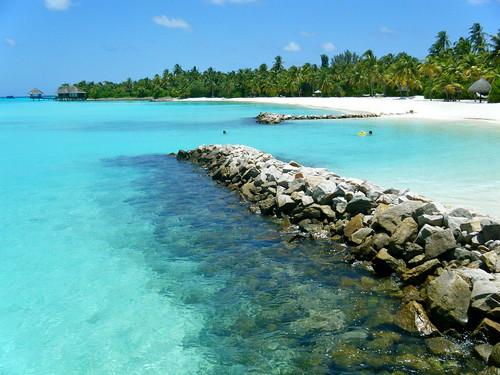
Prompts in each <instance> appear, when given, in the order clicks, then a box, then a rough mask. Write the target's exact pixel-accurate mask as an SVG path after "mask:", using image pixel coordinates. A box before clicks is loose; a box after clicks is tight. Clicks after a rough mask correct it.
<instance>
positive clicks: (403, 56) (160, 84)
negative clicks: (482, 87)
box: [77, 24, 500, 100]
mask: <svg viewBox="0 0 500 375" xmlns="http://www.w3.org/2000/svg"><path fill="white" fill-rule="evenodd" d="M490 39H491V40H490V45H491V50H490V51H488V43H487V40H486V34H485V33H484V32H483V29H482V27H481V25H479V24H474V25H473V26H472V27H471V28H470V33H469V36H468V38H464V37H461V38H459V39H458V40H457V41H456V42H455V43H454V44H453V48H452V47H451V43H450V40H449V38H448V35H447V33H446V32H445V31H441V32H439V33H438V35H437V36H436V40H435V42H434V44H433V45H432V46H431V48H430V49H429V56H427V58H426V59H425V60H424V61H419V60H418V59H416V58H415V57H412V56H410V55H408V54H407V53H399V54H397V55H393V54H387V55H385V56H381V57H377V56H375V54H374V52H373V51H372V50H368V51H366V52H365V53H363V54H362V55H361V56H360V55H358V54H356V53H355V52H351V51H345V52H343V53H340V54H337V55H335V56H333V57H332V58H331V59H329V57H328V56H327V55H321V56H320V61H318V62H319V63H320V65H319V66H318V65H316V64H309V63H307V64H304V65H302V66H290V67H289V68H285V66H284V61H283V58H282V57H281V56H276V58H275V59H274V62H273V64H272V65H271V68H269V67H268V65H266V64H261V65H260V66H259V67H258V68H257V69H239V70H237V71H232V72H220V71H216V70H214V69H213V68H208V69H207V70H205V71H203V72H200V71H199V70H198V69H197V68H196V67H193V68H191V69H189V70H185V69H183V68H182V67H181V66H180V65H178V64H177V65H175V66H174V67H173V69H172V70H171V71H170V70H168V69H167V70H164V71H163V73H162V74H161V75H158V74H157V75H155V76H154V77H153V78H151V79H150V78H143V79H139V80H136V81H134V80H132V79H130V78H128V79H126V80H125V81H123V82H121V83H113V82H107V81H105V82H97V83H96V82H85V81H83V82H80V83H78V84H77V86H79V87H80V88H81V89H83V90H85V91H87V93H88V96H89V98H107V97H114V98H121V97H139V98H147V97H153V98H159V97H175V98H187V97H228V98H234V97H255V96H278V95H283V96H311V95H312V94H313V93H314V91H316V90H320V91H321V92H322V95H323V96H361V95H371V96H374V95H377V94H384V95H386V96H399V95H405V96H406V95H416V94H424V96H425V97H426V98H432V99H438V98H444V99H448V100H457V99H462V98H472V96H471V95H470V94H469V93H468V92H467V88H468V87H469V86H470V85H471V84H472V83H473V82H474V81H476V80H477V79H479V78H480V77H484V78H486V79H487V80H488V81H490V82H493V81H496V82H500V55H499V54H500V32H499V33H497V34H496V35H493V36H491V38H490ZM493 96H494V95H493Z"/></svg>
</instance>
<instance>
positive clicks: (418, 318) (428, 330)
mask: <svg viewBox="0 0 500 375" xmlns="http://www.w3.org/2000/svg"><path fill="white" fill-rule="evenodd" d="M395 323H396V324H397V325H398V326H399V327H400V328H401V329H404V330H405V331H407V332H410V333H416V334H419V335H421V336H432V335H437V334H439V331H438V330H437V328H436V327H435V326H434V324H432V322H431V321H430V320H429V317H428V316H427V314H426V312H425V310H424V308H423V307H422V305H421V304H419V303H418V302H416V301H411V302H408V303H407V304H406V305H404V306H403V308H402V309H401V310H400V311H399V312H398V314H397V315H396V318H395Z"/></svg>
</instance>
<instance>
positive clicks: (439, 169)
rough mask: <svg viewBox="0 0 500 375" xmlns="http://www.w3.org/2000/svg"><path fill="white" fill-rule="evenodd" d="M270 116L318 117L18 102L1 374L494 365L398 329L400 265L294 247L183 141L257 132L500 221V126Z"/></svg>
mask: <svg viewBox="0 0 500 375" xmlns="http://www.w3.org/2000/svg"><path fill="white" fill-rule="evenodd" d="M260 111H274V112H284V113H317V112H318V110H308V109H300V108H296V107H294V108H290V107H282V106H264V105H251V104H237V103H231V104H229V103H224V104H222V103H221V104H216V103H146V102H112V103H97V102H86V103H59V102H52V101H47V102H31V101H28V100H21V99H16V100H0V181H1V183H0V251H1V261H0V374H2V375H3V374H9V375H10V374H313V373H314V374H322V373H325V374H360V373H366V374H373V373H381V374H389V373H398V372H397V371H400V372H399V373H415V374H429V373H431V374H433V373H435V374H440V373H444V372H446V373H451V374H464V373H467V372H468V371H470V372H477V369H478V368H480V367H481V366H480V363H479V362H478V361H477V360H475V359H474V358H473V357H472V356H471V355H468V354H466V356H465V358H464V357H462V356H460V355H453V356H450V357H441V356H435V355H432V354H431V353H430V352H429V351H428V350H427V346H426V341H425V339H422V338H418V337H412V336H410V335H406V334H405V333H403V332H401V331H400V330H398V328H397V327H395V326H394V325H393V324H392V321H391V319H392V316H393V314H394V313H395V312H396V311H397V309H398V307H399V305H400V299H399V298H397V297H398V293H399V289H398V288H397V287H396V286H395V284H394V282H393V281H392V280H390V279H374V278H372V277H371V276H370V274H369V273H368V272H366V271H365V270H364V269H363V268H362V267H361V266H360V265H354V266H351V265H349V264H347V263H345V262H344V261H343V253H342V252H341V251H335V250H334V249H332V246H331V245H330V244H327V243H321V242H318V243H312V242H309V241H305V242H301V243H290V242H288V237H287V234H286V233H284V232H282V231H280V228H279V226H278V224H277V223H275V222H273V220H270V219H268V218H263V217H260V216H255V215H252V214H250V213H249V212H248V211H247V209H246V207H245V205H244V204H242V203H240V202H239V199H238V197H237V196H236V195H234V193H232V192H229V191H227V190H226V189H224V188H222V187H220V186H218V185H216V184H215V183H214V182H213V181H212V180H211V179H209V178H207V177H206V175H205V173H204V172H203V171H202V170H200V169H198V168H197V167H195V166H192V165H190V164H188V163H179V162H177V161H175V159H173V158H171V157H167V156H166V154H167V153H169V152H173V151H177V150H178V149H180V148H183V149H189V148H192V147H195V146H197V145H199V144H209V143H240V144H247V145H251V146H255V147H257V148H260V149H263V150H265V151H268V152H271V153H273V154H274V155H275V156H277V157H278V158H281V159H285V160H287V159H294V160H297V161H299V162H301V163H303V164H306V165H312V166H321V167H328V168H330V169H332V170H333V171H336V172H337V173H339V174H341V175H348V176H352V177H359V178H366V179H369V180H371V181H374V182H376V183H379V184H381V185H383V186H386V187H389V186H395V187H409V188H411V189H412V190H414V191H416V192H419V193H423V194H425V195H428V196H431V197H433V198H437V199H439V200H441V201H443V202H445V203H451V204H462V205H465V206H467V207H471V208H477V209H478V210H480V211H482V212H485V213H489V214H492V215H496V216H500V199H499V196H500V157H499V153H498V146H499V145H500V130H498V129H495V128H494V127H484V126H482V125H481V124H478V123H472V122H470V123H463V124H457V123H451V122H449V123H448V122H441V123H428V122H423V121H417V120H412V121H401V120H397V119H390V120H389V119H375V120H361V121H360V120H351V121H319V122H295V123H288V124H283V125H281V126H276V127H266V126H259V125H257V124H255V122H254V120H253V119H252V117H253V116H255V115H256V114H257V113H258V112H260ZM224 129H225V130H227V134H226V135H223V134H222V130H224ZM362 129H364V130H372V131H373V132H374V136H372V137H365V138H360V137H357V136H356V133H357V132H358V131H359V130H362ZM460 345H461V347H462V349H463V350H464V351H465V352H466V351H467V349H468V348H467V345H468V344H467V343H461V344H460Z"/></svg>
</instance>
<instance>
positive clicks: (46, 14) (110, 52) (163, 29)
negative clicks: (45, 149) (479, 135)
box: [0, 0, 500, 96]
mask: <svg viewBox="0 0 500 375" xmlns="http://www.w3.org/2000/svg"><path fill="white" fill-rule="evenodd" d="M499 21H500V0H385V1H384V0H307V1H306V0H0V96H3V95H9V94H14V95H22V94H24V93H26V92H27V91H28V90H30V89H31V88H33V87H38V88H40V89H42V90H43V91H45V92H46V93H52V92H54V91H55V90H56V88H57V87H58V85H59V84H60V83H62V82H76V81H80V80H84V79H85V80H94V81H100V80H110V81H116V80H124V79H126V78H127V77H131V78H134V79H136V78H141V77H144V76H152V75H154V74H155V73H161V72H162V71H163V69H165V68H171V67H172V66H173V65H174V64H175V63H179V64H181V65H182V66H184V67H192V66H193V65H196V66H197V67H198V68H200V69H205V68H207V67H209V66H213V67H214V68H216V69H220V70H224V71H226V70H232V69H237V68H241V67H257V66H258V65H259V64H260V63H262V62H266V63H268V64H271V63H272V60H273V58H274V56H276V55H278V54H279V55H282V56H283V58H284V60H285V63H286V65H291V64H303V63H305V62H316V63H317V62H318V60H319V55H320V54H321V53H327V54H328V55H334V54H335V53H338V52H342V51H344V50H345V49H350V50H353V51H356V52H360V53H362V52H363V51H365V50H366V49H368V48H371V49H373V50H374V51H375V53H376V55H378V56H380V55H383V54H386V53H389V52H393V53H395V52H399V51H403V50H404V51H406V52H409V53H411V54H413V55H415V56H417V57H423V56H425V54H426V52H427V49H428V47H429V46H430V44H431V43H432V41H433V39H434V36H435V35H436V33H437V32H438V31H440V30H447V31H448V33H449V35H450V37H451V39H452V40H454V39H456V38H457V37H459V36H462V35H466V34H467V29H468V27H469V26H470V25H471V24H472V23H473V22H480V23H481V24H482V25H483V26H484V28H485V30H486V31H487V32H489V33H496V31H497V30H498V28H500V22H499Z"/></svg>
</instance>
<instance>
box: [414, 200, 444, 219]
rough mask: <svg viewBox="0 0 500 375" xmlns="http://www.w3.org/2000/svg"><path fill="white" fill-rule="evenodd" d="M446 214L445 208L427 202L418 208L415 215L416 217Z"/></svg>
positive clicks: (438, 204) (435, 203)
mask: <svg viewBox="0 0 500 375" xmlns="http://www.w3.org/2000/svg"><path fill="white" fill-rule="evenodd" d="M445 212H446V208H445V207H444V206H443V205H442V204H440V203H437V202H428V203H425V204H423V205H422V206H421V207H419V208H418V209H417V210H416V211H415V214H416V216H417V217H418V216H421V215H443V214H444V213H445Z"/></svg>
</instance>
